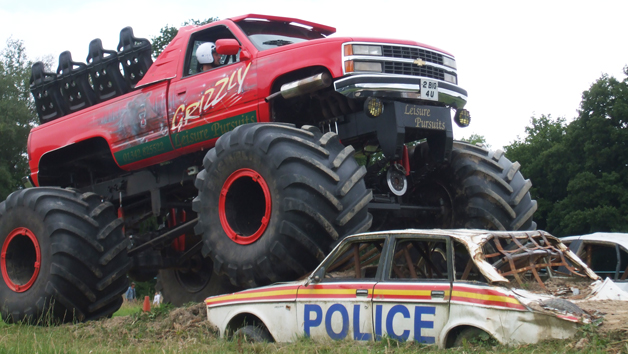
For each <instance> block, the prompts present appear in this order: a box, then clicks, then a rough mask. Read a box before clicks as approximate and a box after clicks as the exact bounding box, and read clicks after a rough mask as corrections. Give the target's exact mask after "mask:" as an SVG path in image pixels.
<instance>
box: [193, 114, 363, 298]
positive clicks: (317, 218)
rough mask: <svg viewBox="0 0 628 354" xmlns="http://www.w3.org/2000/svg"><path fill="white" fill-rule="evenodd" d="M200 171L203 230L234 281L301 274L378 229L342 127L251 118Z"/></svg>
mask: <svg viewBox="0 0 628 354" xmlns="http://www.w3.org/2000/svg"><path fill="white" fill-rule="evenodd" d="M203 166H204V167H205V169H204V170H203V171H202V172H200V173H199V174H198V176H197V178H196V183H195V185H196V187H197V188H198V190H199V195H198V197H197V198H196V199H195V200H194V203H193V209H194V211H196V212H197V213H198V216H199V224H198V225H197V227H196V229H195V230H196V232H197V234H202V235H203V241H204V245H203V254H204V255H206V256H209V257H210V258H211V259H212V260H213V262H214V271H216V272H218V273H220V274H226V275H227V276H229V278H230V279H231V282H232V283H233V284H234V285H237V286H241V287H245V288H248V287H255V286H259V285H263V284H268V283H270V282H276V281H283V280H294V279H296V278H298V277H299V276H301V275H303V274H305V273H306V272H308V271H310V270H312V269H313V268H314V267H315V266H316V265H318V263H319V262H320V261H321V260H322V259H323V258H324V257H325V255H326V254H327V253H328V252H329V251H330V250H331V247H332V245H333V244H334V243H335V242H336V241H337V240H340V239H341V238H343V237H344V236H347V235H349V234H352V233H357V232H363V231H366V230H368V229H369V228H370V225H371V222H372V217H371V215H370V214H369V213H368V212H367V208H366V207H367V204H368V203H369V201H370V200H371V199H372V192H371V191H370V190H367V189H366V187H365V184H364V180H363V177H364V174H365V173H366V169H365V168H364V167H363V166H360V165H358V163H357V162H356V161H355V159H354V158H353V148H352V147H350V146H349V147H345V146H343V145H342V144H341V143H340V141H339V139H338V136H337V135H336V134H334V133H326V134H322V133H321V132H320V130H318V129H317V128H315V127H312V126H304V127H303V128H301V129H298V128H295V127H294V126H293V125H288V124H285V125H284V124H247V125H241V126H239V127H237V128H236V129H235V130H233V131H232V132H229V133H226V134H224V135H223V136H222V137H220V139H219V140H218V141H217V143H216V147H215V148H214V149H212V150H210V151H209V152H208V153H207V155H206V156H205V159H204V161H203Z"/></svg>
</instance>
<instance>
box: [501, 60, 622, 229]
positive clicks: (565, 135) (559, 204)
mask: <svg viewBox="0 0 628 354" xmlns="http://www.w3.org/2000/svg"><path fill="white" fill-rule="evenodd" d="M626 71H627V69H626V68H624V72H625V73H626ZM626 74H627V75H628V73H626ZM525 133H526V136H525V138H523V139H519V140H518V141H515V142H513V143H512V144H510V145H508V146H506V147H505V151H506V156H507V157H508V158H510V159H511V160H513V161H514V160H517V161H519V163H521V172H522V173H523V174H524V176H526V177H527V178H529V179H530V180H531V181H532V185H533V187H532V189H531V193H532V197H533V198H535V199H536V200H537V202H538V210H537V212H536V214H535V216H534V220H535V221H536V222H537V225H538V228H540V229H544V230H547V231H549V232H550V233H552V234H553V235H557V236H565V235H581V234H586V233H592V232H598V231H607V232H628V146H627V145H628V79H624V80H622V81H619V80H617V79H615V78H614V77H610V76H608V75H603V76H602V77H601V78H599V79H598V80H597V81H596V82H595V83H593V85H591V87H590V88H589V89H588V90H587V91H584V93H583V94H582V101H581V103H580V108H579V110H578V116H577V117H576V118H575V119H574V120H573V121H572V122H571V123H568V124H567V122H566V121H565V119H564V118H557V119H554V118H552V117H551V116H545V115H542V116H541V117H538V118H536V117H533V118H532V120H531V123H530V126H528V127H526V129H525Z"/></svg>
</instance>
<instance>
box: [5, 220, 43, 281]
mask: <svg viewBox="0 0 628 354" xmlns="http://www.w3.org/2000/svg"><path fill="white" fill-rule="evenodd" d="M19 237H27V238H28V239H29V240H30V241H31V242H32V246H33V248H34V249H35V264H34V268H33V274H32V275H31V278H30V279H29V280H28V281H27V282H26V283H25V284H16V283H15V282H14V281H13V280H12V279H11V277H10V276H9V272H8V270H7V259H6V257H7V251H8V250H9V246H10V245H11V242H14V241H18V238H19ZM40 267H41V250H40V248H39V241H37V237H35V234H34V233H33V232H32V231H31V230H29V229H27V228H25V227H18V228H17V229H14V230H13V231H11V233H9V236H7V238H6V239H5V240H4V243H3V244H2V253H1V254H0V268H2V277H3V278H4V282H5V283H6V284H7V286H8V287H9V289H11V290H13V291H15V292H16V293H23V292H25V291H26V290H28V289H30V288H31V287H32V286H33V284H34V283H35V280H37V276H38V275H39V269H40Z"/></svg>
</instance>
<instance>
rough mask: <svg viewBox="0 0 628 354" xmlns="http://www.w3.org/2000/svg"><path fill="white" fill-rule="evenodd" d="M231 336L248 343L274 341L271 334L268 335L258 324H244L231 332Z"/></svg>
mask: <svg viewBox="0 0 628 354" xmlns="http://www.w3.org/2000/svg"><path fill="white" fill-rule="evenodd" d="M233 338H235V339H240V338H241V339H243V340H244V341H246V342H249V343H264V342H266V343H271V342H274V340H273V336H271V335H270V333H269V332H268V330H267V329H266V328H261V327H258V326H251V325H249V326H244V327H242V328H239V329H238V330H237V331H235V332H234V333H233Z"/></svg>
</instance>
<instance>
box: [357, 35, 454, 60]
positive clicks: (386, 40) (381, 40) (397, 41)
mask: <svg viewBox="0 0 628 354" xmlns="http://www.w3.org/2000/svg"><path fill="white" fill-rule="evenodd" d="M347 38H348V39H349V40H351V41H353V42H374V43H386V44H397V45H408V46H417V47H423V48H425V49H430V50H434V51H437V52H440V53H443V54H446V55H449V56H451V57H453V55H452V54H451V53H449V52H446V51H444V50H442V49H439V48H436V47H432V46H431V45H427V44H423V43H419V42H415V41H409V40H402V39H389V38H373V37H350V38H349V37H347Z"/></svg>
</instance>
